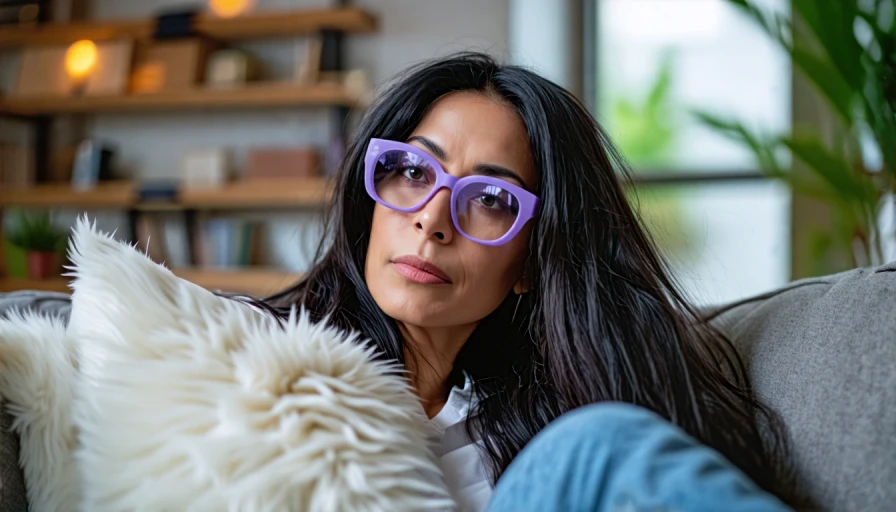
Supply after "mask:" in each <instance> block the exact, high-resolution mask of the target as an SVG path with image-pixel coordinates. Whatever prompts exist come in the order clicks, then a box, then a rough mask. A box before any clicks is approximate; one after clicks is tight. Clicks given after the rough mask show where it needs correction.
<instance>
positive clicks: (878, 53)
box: [697, 0, 896, 272]
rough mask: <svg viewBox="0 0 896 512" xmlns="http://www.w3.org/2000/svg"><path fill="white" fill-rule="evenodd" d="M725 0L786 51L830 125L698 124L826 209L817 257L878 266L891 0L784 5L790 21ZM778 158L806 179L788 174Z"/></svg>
mask: <svg viewBox="0 0 896 512" xmlns="http://www.w3.org/2000/svg"><path fill="white" fill-rule="evenodd" d="M728 1H729V2H730V3H731V4H732V5H734V6H736V7H738V8H739V9H740V10H741V11H742V12H743V13H744V14H745V15H746V16H748V17H749V18H751V19H752V20H754V21H755V22H756V23H757V24H758V25H759V27H761V28H762V30H763V31H764V32H765V33H766V34H768V35H769V37H770V38H771V39H773V40H774V41H775V42H776V43H777V44H778V46H779V47H781V48H782V50H783V51H785V52H786V53H787V54H788V56H789V57H790V59H791V62H792V63H793V66H794V68H795V69H797V70H798V71H799V72H800V73H801V75H802V76H803V77H805V78H806V79H807V81H808V82H809V83H811V84H812V85H813V86H814V87H815V88H816V90H817V91H818V92H819V93H820V95H821V96H822V97H823V98H824V99H825V100H826V102H827V105H828V106H829V107H830V111H831V113H832V116H831V121H832V125H831V126H830V127H827V129H824V127H820V126H806V125H798V126H794V130H793V133H792V134H768V133H760V132H758V131H757V130H753V129H750V128H748V127H747V126H745V125H744V124H742V123H740V122H739V121H737V120H736V119H730V118H726V117H725V116H724V115H720V114H719V113H713V112H698V113H697V117H698V118H699V119H700V120H701V121H702V122H703V123H705V124H706V125H707V126H709V127H711V128H713V129H715V130H718V131H719V132H720V133H722V134H724V135H726V136H729V137H731V138H732V139H734V140H737V141H739V142H740V143H742V144H743V145H744V146H745V147H747V148H749V149H750V151H751V152H752V153H753V154H754V155H755V157H756V161H757V163H758V165H759V167H760V169H761V170H762V171H764V172H765V173H766V174H768V175H770V176H773V177H775V178H779V179H781V180H783V181H785V182H787V183H788V184H789V185H790V186H791V187H792V189H793V190H794V191H796V192H798V193H800V194H804V195H806V196H810V197H814V198H817V199H820V200H822V201H824V202H825V203H826V204H827V205H828V206H829V207H830V208H831V209H832V211H833V212H834V214H835V215H834V224H833V226H831V228H830V230H829V231H827V232H820V233H815V235H816V236H815V237H814V241H813V247H815V249H816V250H815V255H814V257H815V258H816V259H818V260H819V261H821V260H822V259H823V258H824V256H825V254H826V253H828V252H829V251H832V250H834V251H843V252H848V253H850V255H851V256H852V264H853V265H868V264H880V263H883V262H884V261H885V260H887V259H889V258H891V257H892V256H891V255H887V254H885V253H884V246H885V244H884V241H894V237H896V233H892V232H889V233H887V232H882V230H881V222H880V220H881V219H880V217H881V212H882V208H883V206H884V205H885V204H886V202H887V201H892V200H893V198H894V196H896V0H831V1H826V0H825V1H819V0H792V2H791V6H792V15H791V16H783V15H774V14H770V13H768V12H764V11H763V10H762V9H760V8H759V7H758V6H757V5H756V4H755V3H754V2H752V1H748V0H728ZM831 128H833V129H831ZM782 154H785V155H786V154H789V155H790V156H791V158H792V160H793V161H794V162H799V163H800V164H801V165H802V168H804V169H806V170H807V171H808V172H793V170H792V169H791V168H790V167H789V166H786V165H785V164H783V163H782V161H781V158H780V157H781V156H782ZM868 154H873V155H876V156H875V157H873V158H870V159H869V158H868V157H867V155H868ZM833 270H839V269H820V271H828V272H829V271H833Z"/></svg>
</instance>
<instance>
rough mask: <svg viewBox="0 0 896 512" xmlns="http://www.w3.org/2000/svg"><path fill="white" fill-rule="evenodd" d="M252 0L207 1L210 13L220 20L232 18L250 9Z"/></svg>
mask: <svg viewBox="0 0 896 512" xmlns="http://www.w3.org/2000/svg"><path fill="white" fill-rule="evenodd" d="M252 3H253V0H209V2H208V4H209V7H211V9H212V12H213V13H215V15H216V16H219V17H221V18H234V17H236V16H239V15H240V14H243V13H245V12H246V11H248V10H249V8H250V7H252Z"/></svg>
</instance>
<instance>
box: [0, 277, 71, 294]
mask: <svg viewBox="0 0 896 512" xmlns="http://www.w3.org/2000/svg"><path fill="white" fill-rule="evenodd" d="M68 283H69V280H68V279H66V278H64V277H54V278H51V279H27V278H21V277H3V276H0V293H3V292H17V291H21V290H34V291H38V292H63V293H71V292H72V290H71V288H69V287H68Z"/></svg>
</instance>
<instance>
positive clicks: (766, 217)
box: [585, 0, 791, 304]
mask: <svg viewBox="0 0 896 512" xmlns="http://www.w3.org/2000/svg"><path fill="white" fill-rule="evenodd" d="M592 1H593V2H594V4H593V6H592V7H593V8H591V9H586V12H588V11H589V10H590V13H589V15H593V16H594V18H595V19H594V23H592V24H590V25H589V26H591V27H593V30H586V34H585V38H586V39H585V40H586V44H590V45H593V46H592V49H596V50H595V51H591V52H588V51H586V55H592V56H593V58H592V60H593V61H594V62H593V63H591V66H592V67H591V69H587V67H586V69H585V73H586V74H587V75H589V77H590V78H591V79H592V80H593V89H592V90H593V97H591V98H589V100H591V104H592V105H594V110H595V112H594V113H595V116H596V117H597V119H598V120H599V121H600V123H601V124H602V125H603V126H604V128H605V129H606V130H607V131H608V132H609V134H610V136H611V137H612V138H613V140H614V141H615V142H616V144H617V145H618V146H619V148H620V150H621V151H622V153H623V155H625V157H626V159H627V160H628V162H629V164H630V165H631V166H632V167H633V169H634V171H635V173H636V175H637V176H638V178H639V183H641V184H640V185H639V186H638V188H637V190H636V191H635V192H636V196H637V197H638V206H639V209H640V211H641V214H642V216H643V217H644V219H645V221H646V222H647V224H648V228H649V229H650V230H651V232H652V233H653V235H654V238H655V239H656V240H657V241H658V243H659V246H660V249H661V250H662V251H663V252H664V254H665V255H666V257H667V259H668V260H669V262H670V263H671V265H672V267H673V270H674V271H675V274H676V277H677V278H678V280H679V282H680V283H681V284H682V285H683V287H684V289H685V291H686V292H687V293H688V294H689V296H691V297H692V298H693V299H694V301H695V303H697V304H718V303H721V302H726V301H730V300H735V299H738V298H741V297H744V296H746V295H750V294H754V293H759V292H763V291H767V290H768V289H770V288H773V287H776V286H780V285H783V284H785V283H786V281H787V280H788V279H789V275H790V272H789V269H790V254H789V239H790V229H789V224H790V222H789V201H790V195H789V191H788V189H787V187H786V186H785V185H783V184H781V183H778V182H774V181H770V180H767V179H765V178H763V177H762V176H761V175H759V173H758V171H757V170H756V169H755V167H754V163H753V159H752V156H751V155H750V153H749V152H748V151H747V150H745V149H744V148H742V147H741V146H740V145H738V144H737V143H734V142H731V141H729V140H728V139H726V138H724V137H723V136H721V135H719V134H717V133H716V132H714V131H713V130H712V129H710V128H707V127H704V126H702V125H701V124H700V123H699V121H698V120H697V119H696V118H695V116H694V115H693V112H695V111H698V110H706V111H709V112H711V113H713V114H717V115H719V114H721V115H725V116H729V117H732V118H736V119H738V120H740V121H742V122H745V123H747V124H748V125H750V126H753V127H757V128H760V129H762V130H766V131H769V132H783V131H787V130H789V127H790V119H791V109H790V104H791V94H790V83H791V79H790V76H791V70H790V63H789V59H788V58H787V56H786V55H785V54H784V53H783V52H781V51H780V50H778V48H777V47H776V46H774V44H773V42H771V41H770V40H769V39H768V38H767V37H766V36H765V35H764V34H763V33H762V32H761V31H760V29H759V28H758V27H756V26H754V24H753V22H752V20H750V19H749V18H747V17H746V16H745V15H744V14H743V13H741V12H740V11H739V10H738V9H737V8H735V7H733V6H731V5H730V4H729V3H728V2H727V1H725V0H592ZM763 3H764V5H763V7H766V8H769V9H781V8H783V7H786V4H787V2H782V1H781V0H764V2H763ZM588 32H591V33H588Z"/></svg>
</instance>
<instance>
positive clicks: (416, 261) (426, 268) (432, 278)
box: [392, 256, 451, 284]
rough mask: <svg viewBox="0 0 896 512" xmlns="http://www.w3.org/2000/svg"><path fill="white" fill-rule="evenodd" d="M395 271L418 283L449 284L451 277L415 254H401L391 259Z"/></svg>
mask: <svg viewBox="0 0 896 512" xmlns="http://www.w3.org/2000/svg"><path fill="white" fill-rule="evenodd" d="M392 266H393V267H395V271H396V272H398V273H399V274H400V275H402V276H404V277H405V278H407V279H409V280H411V281H414V282H415V283H420V284H450V283H451V278H450V277H448V274H446V273H445V272H444V271H443V270H442V269H440V268H439V267H437V266H436V265H434V264H432V263H430V262H428V261H426V260H424V259H423V258H419V257H417V256H401V257H399V258H395V259H394V260H392Z"/></svg>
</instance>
